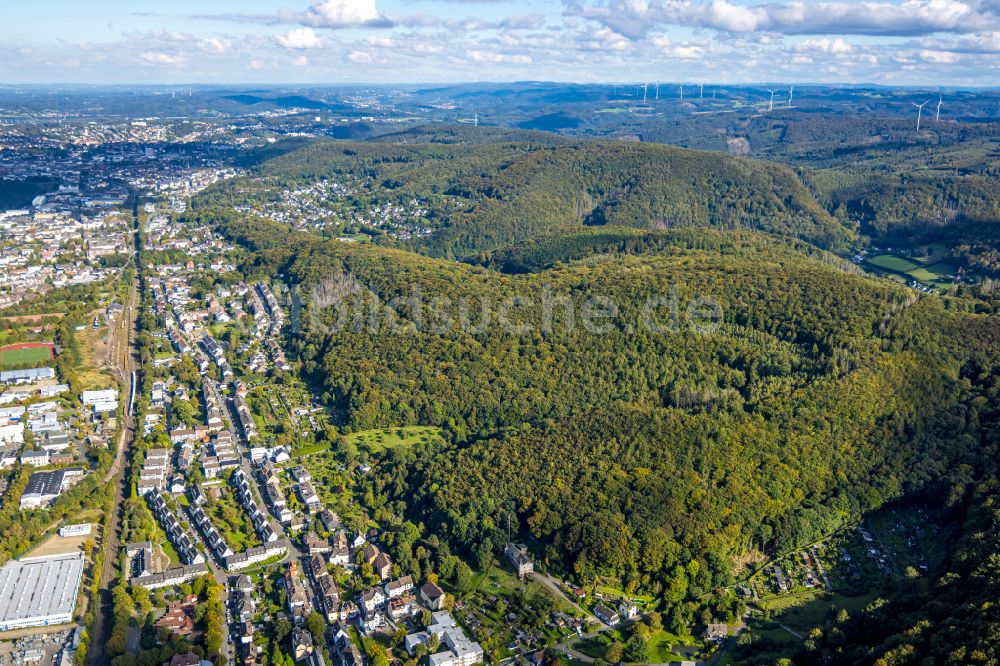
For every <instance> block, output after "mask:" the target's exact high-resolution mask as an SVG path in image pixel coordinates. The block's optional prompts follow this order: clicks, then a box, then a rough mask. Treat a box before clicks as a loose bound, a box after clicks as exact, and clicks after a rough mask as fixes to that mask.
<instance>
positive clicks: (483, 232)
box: [199, 132, 854, 257]
mask: <svg viewBox="0 0 1000 666" xmlns="http://www.w3.org/2000/svg"><path fill="white" fill-rule="evenodd" d="M406 136H407V137H410V136H412V137H414V138H417V139H422V140H427V139H429V138H431V137H428V136H427V134H426V133H419V132H417V133H415V134H412V135H411V134H407V135H406ZM435 136H440V133H437V134H435ZM396 138H397V139H400V138H402V136H399V135H397V137H396ZM501 138H502V139H504V140H501V141H498V142H493V143H482V142H479V143H474V144H470V143H464V142H463V143H408V142H393V143H388V142H387V143H375V142H372V143H357V142H319V143H316V144H314V145H311V146H307V147H305V148H301V149H298V150H294V151H292V152H290V153H287V154H285V155H282V156H279V157H277V158H275V159H273V160H269V161H266V162H265V163H264V164H263V165H261V166H260V167H259V168H258V170H257V171H256V173H255V176H254V177H253V178H252V179H251V181H250V183H249V184H247V183H245V182H243V181H236V182H234V183H228V184H226V185H224V186H222V187H219V188H216V189H215V190H213V191H211V192H210V193H208V194H206V195H205V196H203V197H202V198H201V199H200V203H199V205H201V206H203V207H204V206H211V207H214V206H218V205H219V204H226V203H232V202H233V201H236V200H241V201H251V202H252V201H254V200H255V199H257V200H260V199H261V198H266V197H269V196H273V195H272V194H270V193H273V192H274V191H276V190H280V189H282V188H284V189H294V188H296V187H301V186H303V185H304V184H308V183H313V182H316V181H317V180H320V179H323V178H331V179H338V178H340V179H343V178H345V177H351V178H354V179H361V180H362V181H363V182H364V183H365V187H364V190H363V193H362V195H359V196H358V198H364V199H367V200H369V201H380V202H381V201H388V202H400V201H408V200H411V199H414V198H417V199H420V200H423V201H427V202H428V204H429V205H428V207H429V208H430V210H431V214H430V216H429V217H430V220H429V224H431V225H432V227H433V233H432V234H431V235H430V236H429V237H426V238H416V239H413V240H411V241H409V242H406V243H403V245H405V246H408V247H411V248H413V249H417V250H420V251H423V252H426V253H428V254H432V255H436V256H449V257H467V256H470V255H474V254H475V253H477V252H480V251H483V250H491V249H495V248H499V247H503V246H505V245H509V244H511V243H515V242H521V241H523V240H525V239H528V238H531V237H533V236H536V235H539V234H543V233H546V232H551V231H552V230H554V229H564V228H569V229H577V230H579V229H580V228H582V227H584V226H587V225H605V224H611V225H623V226H631V227H639V228H646V229H667V228H675V227H690V226H711V227H718V228H725V229H741V228H748V229H759V230H763V231H768V232H771V233H777V234H783V235H790V236H795V237H799V238H802V239H805V240H808V241H810V242H811V243H813V244H815V245H818V246H820V247H824V248H831V249H843V248H844V247H846V246H847V245H848V244H849V243H850V241H851V240H852V238H853V237H854V233H853V231H851V230H850V229H848V228H847V227H845V226H844V225H843V224H841V223H839V222H838V221H836V220H835V219H834V218H833V217H831V216H830V215H829V214H828V213H827V212H826V210H824V209H823V207H822V206H820V205H819V204H818V203H817V202H816V200H815V199H814V198H813V196H812V195H811V194H810V192H809V191H808V190H807V189H806V187H805V186H804V185H803V184H802V183H801V182H800V181H799V179H798V178H797V177H796V175H795V174H794V173H793V172H792V171H791V170H790V169H787V168H785V167H782V166H779V165H774V164H768V163H763V162H758V161H749V160H742V159H735V158H731V157H728V156H726V155H722V154H718V153H705V152H695V151H689V150H684V149H679V148H673V147H669V146H660V145H651V144H639V143H623V142H594V141H588V142H569V141H565V140H558V139H554V138H550V139H549V140H548V141H540V140H536V139H534V137H532V140H531V141H514V140H513V139H516V138H523V137H521V136H520V134H517V133H515V134H514V136H512V137H507V136H506V134H505V135H502V136H501ZM431 140H433V139H431Z"/></svg>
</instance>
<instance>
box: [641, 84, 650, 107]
mask: <svg viewBox="0 0 1000 666" xmlns="http://www.w3.org/2000/svg"><path fill="white" fill-rule="evenodd" d="M647 86H649V84H648V83H643V84H642V103H643V104H645V103H646V88H647Z"/></svg>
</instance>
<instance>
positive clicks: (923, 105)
mask: <svg viewBox="0 0 1000 666" xmlns="http://www.w3.org/2000/svg"><path fill="white" fill-rule="evenodd" d="M929 102H930V100H927V101H926V102H924V103H923V104H917V103H916V102H910V104H912V105H913V106H915V107H917V131H918V132H919V131H920V115H921V114H922V113H923V112H924V107H925V106H927V104H928V103H929Z"/></svg>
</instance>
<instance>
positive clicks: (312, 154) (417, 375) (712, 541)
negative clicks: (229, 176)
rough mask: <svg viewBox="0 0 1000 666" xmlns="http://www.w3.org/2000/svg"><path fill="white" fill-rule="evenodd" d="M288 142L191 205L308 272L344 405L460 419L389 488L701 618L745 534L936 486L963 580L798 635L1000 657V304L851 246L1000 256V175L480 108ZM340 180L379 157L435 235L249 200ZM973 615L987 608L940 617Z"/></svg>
mask: <svg viewBox="0 0 1000 666" xmlns="http://www.w3.org/2000/svg"><path fill="white" fill-rule="evenodd" d="M865 127H866V126H865V125H864V123H859V124H858V126H857V127H855V128H854V129H853V130H852V131H857V132H862V131H865ZM821 129H822V128H819V127H818V128H817V129H816V130H815V131H817V132H819V133H821V131H820V130H821ZM785 131H792V130H791V129H788V128H786V130H785ZM797 131H804V130H802V128H798V130H797ZM542 136H544V135H542ZM775 146H776V147H775V149H774V150H775V151H780V150H781V149H780V148H779V147H778V146H780V142H776V143H775ZM817 150H818V148H817ZM275 154H276V155H277V156H276V157H274V158H273V159H269V160H266V161H262V162H261V163H260V165H259V166H257V167H255V169H254V171H253V173H252V175H251V176H250V177H249V178H248V179H247V180H245V181H236V182H233V183H228V184H225V185H222V186H220V187H216V188H213V189H211V190H209V191H208V192H207V193H206V194H205V195H203V196H202V197H201V198H200V199H198V200H196V201H195V202H194V207H193V212H192V213H191V214H190V215H189V216H188V218H189V221H191V222H194V223H198V224H203V223H211V224H215V225H216V226H217V227H218V228H219V229H221V230H222V231H223V232H224V233H225V234H226V235H227V236H228V237H229V238H230V239H232V240H234V241H236V242H238V243H239V244H241V245H243V246H244V247H245V248H247V249H248V250H249V251H250V253H249V254H248V255H247V257H246V258H245V259H244V261H243V263H242V265H241V266H240V270H241V271H242V272H243V273H244V274H245V275H246V276H247V277H248V278H250V279H256V278H269V277H273V276H275V275H277V276H279V277H280V278H281V279H282V280H283V281H284V282H286V283H287V284H288V285H289V286H290V292H289V295H288V298H289V300H290V301H291V303H292V304H293V305H294V307H293V314H294V316H293V317H292V321H293V324H292V326H291V327H290V329H289V331H288V335H289V340H288V343H289V346H290V348H291V351H292V356H293V357H294V358H296V359H297V360H298V362H299V363H300V364H301V365H300V367H301V371H302V372H303V374H304V375H305V376H306V378H307V379H308V380H309V381H310V382H311V383H312V384H313V385H314V386H315V387H317V389H318V390H319V392H320V394H321V396H322V399H323V400H324V401H325V402H326V404H327V405H328V406H329V407H330V408H331V410H333V412H334V413H335V414H336V415H337V417H338V418H339V420H340V423H341V427H342V430H343V431H344V432H351V431H360V430H368V429H372V428H390V427H401V426H408V425H428V426H437V427H440V428H441V429H442V431H443V433H444V435H445V436H444V438H443V439H434V440H433V441H429V442H427V443H423V444H415V445H412V446H408V447H399V448H391V449H388V450H385V451H380V452H378V453H374V454H372V455H375V456H377V458H378V463H379V464H378V465H376V466H375V469H374V472H373V473H372V474H370V475H369V476H367V477H366V478H365V479H364V481H363V482H362V490H363V497H364V504H365V506H366V508H367V509H368V510H369V511H371V512H373V514H374V515H376V516H380V517H381V518H382V519H387V518H388V519H390V521H391V520H396V521H403V520H405V521H410V522H412V524H414V525H419V526H420V529H421V530H424V533H425V534H430V535H431V538H432V539H433V540H434V541H435V542H436V543H441V544H446V546H447V549H449V550H450V551H451V552H454V553H457V554H460V555H462V556H463V557H466V558H471V560H470V561H472V562H473V563H482V562H484V561H486V560H488V558H489V557H490V556H491V553H496V552H497V551H498V549H499V548H500V547H501V546H502V544H503V542H504V541H505V539H506V538H507V537H506V530H507V526H508V524H509V525H511V526H512V527H513V529H514V530H515V531H516V532H517V534H518V537H519V538H520V539H523V540H524V541H525V542H526V543H528V544H529V545H530V547H531V549H532V550H533V552H534V553H535V555H536V556H537V557H538V558H539V561H540V562H541V563H542V564H544V565H546V566H548V567H550V568H551V569H553V570H555V571H558V572H562V573H564V574H565V575H568V576H571V577H573V578H575V579H577V580H592V579H596V578H601V579H610V580H616V581H618V582H619V583H620V584H621V585H622V587H623V589H629V590H642V591H647V592H650V593H653V594H656V595H657V596H658V597H659V598H661V599H662V600H663V603H664V604H665V605H666V607H665V611H666V612H668V613H672V614H673V617H674V618H679V621H681V622H687V623H690V621H691V619H692V617H693V615H694V614H695V612H696V610H697V609H698V608H699V603H701V601H702V600H703V599H704V598H705V595H707V594H710V593H711V592H712V591H713V590H718V589H719V588H720V587H724V586H728V585H731V584H732V583H733V582H734V581H735V580H737V579H738V578H739V576H740V575H742V574H743V573H744V570H743V569H741V566H742V565H744V564H745V563H747V562H748V561H753V560H754V559H755V558H760V557H763V556H766V555H774V554H778V553H781V552H784V551H786V550H787V549H789V548H794V547H798V546H801V545H803V544H808V543H811V542H812V541H814V540H816V539H818V538H821V537H823V536H824V535H827V534H829V533H831V532H832V531H834V530H837V529H840V528H842V527H844V526H847V525H850V524H853V523H854V522H855V521H857V520H858V519H859V518H860V517H862V516H864V515H865V514H867V513H868V512H871V511H873V510H875V509H877V508H879V507H883V506H885V505H887V504H889V503H893V502H900V501H903V502H912V501H923V502H927V503H930V504H932V505H935V506H941V507H945V510H946V511H947V512H948V516H949V520H951V521H952V522H951V525H952V527H951V529H952V530H953V534H955V535H956V538H955V542H954V544H955V546H954V550H952V551H950V552H949V554H948V557H947V558H946V560H945V563H944V565H943V567H944V569H943V571H942V572H939V574H938V575H937V578H936V581H937V582H936V583H935V584H937V585H939V586H940V589H941V590H942V593H941V599H942V602H941V603H940V604H938V605H934V603H933V602H930V601H928V592H927V590H926V589H924V590H921V589H919V588H920V586H921V585H923V582H919V583H914V584H913V585H914V586H913V587H912V588H907V589H909V590H910V592H909V593H908V594H909V596H907V595H906V594H899V595H897V596H895V597H894V598H893V599H892V601H891V602H890V605H886V604H885V603H884V602H880V603H878V604H873V605H872V606H871V607H870V608H867V609H865V610H864V612H863V613H861V614H859V615H858V616H856V617H853V618H843V617H839V616H838V617H837V618H831V619H830V620H829V621H828V623H827V625H825V626H824V632H825V633H824V634H823V636H821V637H819V638H815V639H814V638H810V639H809V641H807V642H806V643H805V644H804V645H805V647H804V648H803V652H802V654H799V655H796V661H797V662H801V663H819V662H820V659H821V658H823V657H828V658H830V659H832V660H833V661H834V662H836V663H880V664H881V663H886V664H888V663H917V662H918V661H919V658H918V657H919V655H921V654H925V653H927V654H929V653H933V654H934V655H935V659H936V660H937V661H940V662H945V661H950V662H951V663H965V660H966V658H967V657H969V655H972V656H973V657H974V658H972V657H970V659H971V661H974V662H979V663H990V662H989V659H990V658H991V657H992V658H995V657H996V655H995V654H993V651H995V648H993V647H992V646H991V643H990V641H991V636H992V637H995V635H996V627H997V622H996V618H995V617H992V616H991V613H992V615H994V616H995V613H993V612H992V611H991V610H990V607H989V605H988V604H985V603H983V602H982V599H987V598H989V596H988V595H989V594H990V593H991V592H990V590H996V589H997V588H998V578H997V576H996V575H995V573H993V570H994V569H995V567H994V568H993V569H991V568H990V566H991V565H990V564H988V563H987V562H992V561H993V559H995V547H994V546H995V544H994V543H993V542H992V541H990V539H989V538H987V537H986V536H984V533H983V532H982V529H981V526H982V525H986V524H988V523H989V521H990V520H991V518H990V516H991V515H992V513H995V511H994V510H993V509H992V508H991V507H992V506H993V504H994V503H995V501H996V500H995V495H996V489H995V479H994V478H993V477H995V473H996V470H995V467H994V463H993V462H990V461H991V460H992V459H993V457H994V453H995V452H996V446H997V436H998V432H1000V429H998V415H1000V409H998V404H1000V401H998V398H1000V395H998V391H1000V364H998V359H1000V354H998V353H997V350H998V349H1000V320H998V319H997V318H996V316H995V315H994V314H992V313H993V312H995V310H996V306H997V303H996V302H990V301H986V300H979V297H983V296H985V297H989V292H988V291H986V290H983V291H981V292H976V294H974V295H971V296H970V295H969V294H965V293H964V292H961V291H958V292H954V293H957V294H958V296H959V297H955V296H940V295H931V294H919V293H917V292H915V291H913V290H910V289H907V288H905V287H903V286H901V285H899V284H897V283H894V282H891V281H889V280H883V279H878V278H873V277H871V276H868V275H865V274H864V273H863V271H861V270H860V269H859V268H858V267H857V266H856V265H855V264H853V263H852V262H850V261H848V260H846V259H845V258H844V253H845V251H847V250H851V249H856V248H858V247H860V246H862V245H863V243H864V242H865V240H866V239H865V238H863V237H861V236H859V232H860V233H862V234H865V235H868V240H876V239H877V240H878V241H879V242H883V241H885V240H887V239H892V238H898V237H906V236H907V234H910V236H909V237H911V238H912V239H913V242H914V243H916V242H928V241H942V242H946V243H950V244H952V246H954V247H955V248H956V249H955V251H956V252H958V251H961V252H965V253H966V256H967V257H968V260H969V262H973V261H979V262H980V263H981V265H982V266H983V267H988V266H989V265H990V264H989V262H990V261H991V257H992V256H993V254H991V252H995V249H994V248H995V243H996V237H995V233H994V232H993V231H992V229H993V225H995V220H996V219H997V207H996V206H997V204H996V194H995V193H994V192H992V190H991V189H990V188H989V176H988V174H987V172H985V171H982V169H980V168H979V167H976V168H974V169H973V168H971V167H970V170H969V171H967V172H964V173H955V174H952V176H951V177H946V178H937V177H935V176H934V175H933V174H932V173H930V172H927V173H918V174H908V173H905V169H903V168H902V166H901V165H900V164H895V165H886V164H882V166H881V167H879V168H875V167H873V168H872V169H871V170H870V171H868V172H867V174H868V175H864V174H861V175H859V173H856V172H854V171H852V170H851V169H850V168H848V165H847V163H846V162H843V161H838V159H839V158H837V157H835V156H833V157H831V162H830V163H829V164H827V165H825V166H823V167H822V168H815V167H813V166H810V167H802V166H798V167H797V168H795V169H794V170H793V169H790V168H787V167H783V166H777V165H773V164H768V163H764V162H760V161H756V160H747V159H740V158H732V157H729V156H726V155H722V154H710V153H701V152H696V151H688V150H682V149H678V148H671V147H665V146H651V145H642V144H636V143H627V142H623V143H608V142H580V141H575V140H574V141H570V140H566V139H560V138H556V137H548V138H544V139H543V138H542V137H541V136H540V135H537V134H536V133H528V132H524V133H507V132H502V131H499V130H487V131H485V132H478V131H475V130H473V129H471V128H463V129H447V130H441V129H436V130H429V129H426V128H424V129H417V130H410V131H408V132H404V133H401V134H398V135H392V136H389V137H382V138H381V139H379V140H378V141H374V142H370V143H359V142H319V143H316V144H313V145H306V146H297V147H295V148H294V149H293V150H291V151H283V150H278V151H275ZM877 161H878V158H877V157H873V156H872V157H871V162H872V163H875V162H877ZM970 164H971V163H970ZM869 176H870V177H869ZM346 178H350V179H353V180H351V181H350V182H352V183H354V184H355V185H356V184H358V183H363V186H362V187H361V190H360V193H356V194H355V195H353V197H354V200H355V201H364V202H365V203H366V204H368V203H372V202H402V201H405V200H410V199H419V200H420V201H421V202H422V203H423V204H424V205H426V206H427V208H428V211H429V212H428V215H427V220H426V222H427V224H428V226H429V230H428V233H427V234H425V235H414V236H410V237H406V238H392V237H389V236H385V237H374V240H375V241H376V242H374V243H356V242H341V241H338V240H332V239H330V238H328V237H325V236H324V235H323V234H318V233H314V232H311V231H307V230H304V229H297V228H295V227H293V226H289V225H285V224H278V223H274V222H269V221H265V220H263V219H260V218H257V217H255V216H254V215H253V214H252V213H251V214H234V213H233V212H232V210H231V204H232V202H233V201H234V200H237V199H238V198H240V197H250V199H251V200H254V198H255V197H256V198H257V200H259V201H264V200H267V199H269V198H270V199H273V198H274V197H275V196H276V193H277V192H280V191H281V190H285V191H287V190H289V189H295V188H298V187H303V186H307V185H308V184H310V183H315V182H319V181H322V180H325V179H332V180H337V179H346ZM956 202H960V203H959V204H956ZM954 209H957V212H955V213H954V214H948V215H945V217H944V218H942V217H941V216H940V212H941V211H942V210H945V211H948V210H954ZM327 236H329V234H327ZM959 241H962V242H964V243H965V245H962V246H961V247H962V248H965V249H960V248H959V246H958V245H955V244H956V243H958V242H959ZM454 259H461V260H462V262H456V261H454ZM651 303H653V304H654V306H653V307H652V308H651V307H650V304H651ZM595 312H597V313H598V314H597V315H596V319H597V320H598V323H597V324H595V325H594V326H592V327H588V326H586V325H584V324H583V319H586V318H587V317H588V316H589V317H591V319H593V318H594V313H595ZM581 313H583V314H581ZM705 322H708V325H707V326H706V325H704V324H705ZM590 323H591V324H593V322H592V321H591V322H590ZM442 547H444V546H442ZM991 549H992V550H991ZM984 567H985V569H984ZM977 602H978V604H979V605H978V606H970V607H967V606H966V605H967V604H974V603H977ZM894 614H895V615H894ZM893 617H896V618H897V621H895V622H893V621H891V618H893ZM961 622H977V623H979V624H977V626H976V629H974V630H969V631H965V632H964V633H963V634H961V636H959V635H958V634H956V637H954V638H947V637H945V636H944V635H943V634H942V631H943V630H938V629H937V628H936V627H937V625H936V624H934V625H933V626H935V629H934V630H933V631H930V630H928V629H927V627H928V626H931V624H933V623H941V626H955V625H956V624H958V623H961ZM929 623H931V624H929ZM948 623H951V624H948ZM984 655H985V656H984ZM879 660H882V661H879Z"/></svg>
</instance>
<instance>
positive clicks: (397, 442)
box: [347, 426, 441, 453]
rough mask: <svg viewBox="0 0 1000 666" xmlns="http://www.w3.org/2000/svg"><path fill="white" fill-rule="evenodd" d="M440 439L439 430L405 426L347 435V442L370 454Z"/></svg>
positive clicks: (428, 427)
mask: <svg viewBox="0 0 1000 666" xmlns="http://www.w3.org/2000/svg"><path fill="white" fill-rule="evenodd" d="M440 439H441V429H440V428H434V427H432V426H406V427H403V428H379V429H376V430H364V431H362V432H356V433H353V434H350V435H347V441H349V442H351V443H353V444H354V445H356V446H358V447H359V448H362V447H363V448H365V449H368V450H369V451H371V452H372V453H378V452H379V451H384V450H386V449H392V448H396V447H400V446H412V445H414V444H417V443H419V442H425V443H426V442H431V441H434V440H440Z"/></svg>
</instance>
